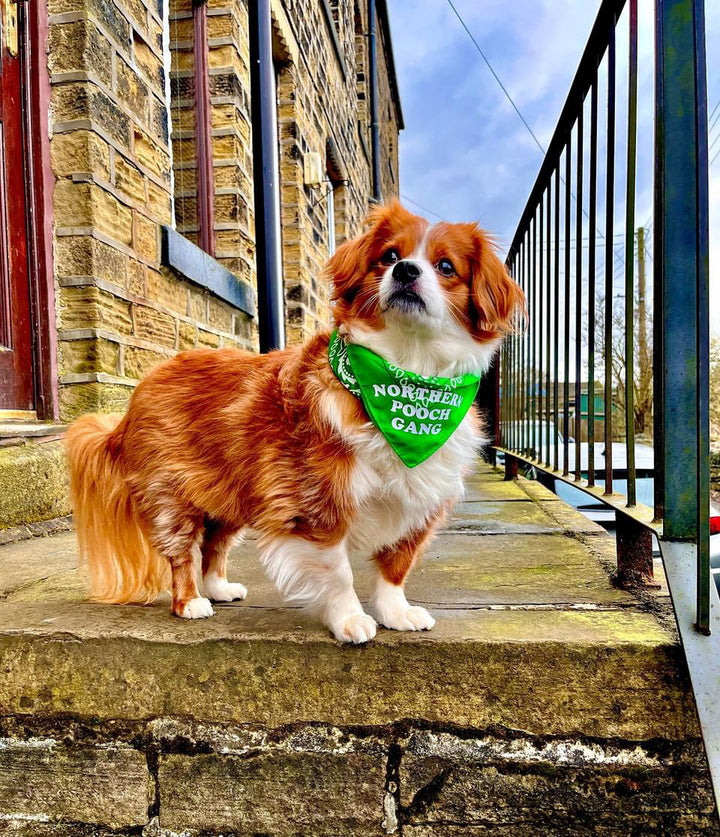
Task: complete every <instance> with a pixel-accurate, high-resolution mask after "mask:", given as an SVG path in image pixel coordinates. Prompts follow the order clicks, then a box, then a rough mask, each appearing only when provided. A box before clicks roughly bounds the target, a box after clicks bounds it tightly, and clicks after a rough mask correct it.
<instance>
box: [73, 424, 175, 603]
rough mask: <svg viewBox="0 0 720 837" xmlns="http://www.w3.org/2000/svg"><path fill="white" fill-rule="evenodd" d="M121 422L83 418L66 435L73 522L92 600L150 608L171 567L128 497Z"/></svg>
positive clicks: (163, 586)
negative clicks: (145, 528) (151, 541)
mask: <svg viewBox="0 0 720 837" xmlns="http://www.w3.org/2000/svg"><path fill="white" fill-rule="evenodd" d="M121 422H122V417H121V416H118V415H87V416H82V417H81V418H79V419H77V421H75V422H74V423H73V424H72V425H71V426H70V428H69V430H68V433H67V438H66V442H65V445H66V450H67V455H68V460H69V463H70V492H71V495H72V502H73V522H74V524H75V529H76V531H77V537H78V544H79V547H80V561H81V565H84V566H85V567H87V570H88V575H89V581H90V597H91V598H92V599H95V600H96V601H102V602H115V603H124V602H150V601H153V600H154V599H155V597H156V596H157V594H158V593H159V592H160V591H161V590H163V589H167V588H168V587H169V586H170V565H169V562H168V561H166V560H164V559H163V558H162V557H161V556H160V555H158V553H157V552H156V551H155V550H154V549H153V548H152V546H151V545H150V542H149V541H148V538H147V536H146V534H145V531H144V529H143V525H142V521H141V519H140V517H139V515H138V512H137V508H136V505H135V503H134V501H133V497H132V494H131V493H130V490H129V487H128V483H127V478H126V474H125V473H124V468H123V462H122V443H123V432H122V430H123V427H122V425H121Z"/></svg>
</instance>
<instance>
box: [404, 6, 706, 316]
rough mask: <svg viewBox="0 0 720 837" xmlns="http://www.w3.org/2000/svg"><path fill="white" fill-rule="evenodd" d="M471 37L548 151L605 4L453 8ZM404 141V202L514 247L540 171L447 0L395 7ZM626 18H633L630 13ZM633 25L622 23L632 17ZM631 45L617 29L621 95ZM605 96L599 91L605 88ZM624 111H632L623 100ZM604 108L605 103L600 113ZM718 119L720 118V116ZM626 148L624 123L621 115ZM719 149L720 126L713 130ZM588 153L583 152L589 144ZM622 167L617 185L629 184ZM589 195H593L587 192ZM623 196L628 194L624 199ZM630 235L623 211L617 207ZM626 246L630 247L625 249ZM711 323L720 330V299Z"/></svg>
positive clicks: (646, 123) (647, 67)
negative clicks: (472, 225)
mask: <svg viewBox="0 0 720 837" xmlns="http://www.w3.org/2000/svg"><path fill="white" fill-rule="evenodd" d="M453 2H454V3H455V5H456V7H457V9H458V11H459V12H460V14H461V15H462V17H463V18H464V20H465V22H466V24H467V26H468V28H469V29H470V31H471V32H472V34H473V35H474V37H475V38H476V40H477V41H478V43H479V44H480V46H481V47H482V49H483V50H484V51H485V53H486V55H487V57H488V59H489V60H490V62H491V63H492V64H493V66H494V68H495V71H496V72H497V74H498V75H499V77H500V78H501V80H502V82H503V84H504V85H505V87H506V88H507V89H508V91H509V92H510V94H511V96H512V98H513V99H514V101H515V103H516V104H517V106H518V108H519V109H520V111H521V112H522V114H523V116H524V117H525V119H526V120H527V121H528V123H529V124H530V126H531V127H532V129H533V131H534V132H535V134H536V135H537V137H538V139H539V140H540V142H541V144H542V145H543V146H546V145H547V143H548V141H549V139H550V137H551V136H552V132H553V129H554V127H555V123H556V121H557V118H558V115H559V113H560V110H561V108H562V105H563V103H564V101H565V97H566V94H567V91H568V88H569V86H570V82H571V81H572V78H573V75H574V73H575V69H576V67H577V63H578V60H579V58H580V55H581V54H582V51H583V48H584V46H585V43H586V41H587V37H588V34H589V32H590V29H591V27H592V23H593V20H594V19H595V15H596V13H597V10H598V7H599V0H453ZM653 5H654V3H653V2H652V0H639V21H640V29H639V31H640V36H639V65H640V70H639V76H640V86H639V122H640V133H639V139H638V211H637V223H638V225H639V224H643V223H645V222H646V221H648V220H649V218H650V207H651V202H650V177H651V171H652V121H651V119H652V51H653V29H652V26H653V17H652V15H653V11H652V10H653ZM389 6H390V16H391V24H392V33H393V44H394V50H395V60H396V64H397V71H398V76H399V84H400V94H401V98H402V104H403V111H404V116H405V125H406V128H405V131H404V132H403V133H402V134H401V138H400V191H401V194H402V195H403V196H404V197H405V198H406V199H411V200H413V201H415V202H417V203H419V204H421V205H422V206H423V207H425V208H426V210H429V211H428V212H423V211H422V210H419V209H418V208H417V206H413V205H412V204H410V203H409V201H408V206H409V208H411V209H414V210H416V211H418V212H419V213H420V214H425V215H426V216H427V217H428V218H429V219H430V220H434V216H433V215H431V214H430V213H436V214H437V215H440V216H442V217H444V218H447V219H448V220H458V221H459V220H477V221H479V222H480V223H481V225H482V226H483V227H485V228H486V229H488V230H489V231H491V232H493V233H495V234H496V236H497V240H498V244H499V246H500V248H501V249H503V250H504V249H505V248H506V246H507V245H508V244H509V243H510V240H511V239H512V235H513V233H514V230H515V226H516V223H517V220H518V217H519V215H520V213H521V211H522V209H523V207H524V205H525V202H526V200H527V197H528V194H529V192H530V189H531V187H532V185H533V183H534V181H535V177H536V175H537V172H538V168H539V166H540V162H541V160H542V153H541V152H540V150H539V149H538V147H537V145H536V144H535V141H534V140H533V138H532V137H531V136H530V134H529V133H528V131H527V129H526V128H525V126H524V125H523V123H522V122H521V121H520V119H519V118H518V116H517V114H516V113H515V111H514V110H513V109H512V106H511V105H510V103H509V102H508V101H507V99H506V98H505V96H504V94H503V92H502V90H501V89H500V87H499V86H498V84H497V82H496V81H495V79H494V78H493V77H492V75H491V73H490V71H489V70H488V68H487V66H486V65H485V63H484V62H483V60H482V58H481V57H480V55H479V54H478V52H477V51H476V49H475V47H474V46H473V44H472V42H471V41H470V39H469V37H468V35H467V33H466V32H465V31H464V30H463V28H462V26H461V24H460V22H459V21H458V19H457V18H456V17H455V15H454V13H453V10H452V9H451V7H450V5H449V4H448V2H447V0H390V2H389ZM706 6H707V10H706V17H707V19H706V27H707V35H708V44H709V46H708V62H709V66H708V91H709V96H708V98H709V101H710V108H711V109H712V108H713V107H714V105H715V104H716V102H717V101H719V100H720V49H718V48H717V47H715V48H713V44H715V45H718V46H720V3H716V2H714V0H710V2H707V3H706ZM626 14H627V12H626ZM625 16H626V15H625ZM626 44H627V39H626V36H625V27H624V20H623V21H621V25H620V27H619V30H618V61H619V65H618V86H619V87H618V89H619V91H621V90H622V85H623V83H625V84H626V76H625V74H624V66H623V64H624V63H625V61H626V51H627V46H626ZM601 89H602V87H601ZM618 102H619V108H620V109H621V110H622V109H623V108H625V107H626V100H625V98H624V96H623V95H622V93H619V95H618ZM602 105H603V102H602V99H601V102H600V110H601V112H602V110H603V108H602ZM718 113H720V108H719V109H718ZM618 116H619V122H618V143H619V144H622V142H623V141H624V139H623V131H624V120H625V117H624V115H623V114H622V113H620V112H619V114H618ZM716 133H717V136H718V141H717V145H716V146H715V148H714V149H713V150H712V151H711V155H710V156H711V158H712V156H713V155H714V153H715V151H718V150H720V121H719V122H718V123H717V125H716V126H715V127H714V129H713V130H712V131H711V138H710V141H711V143H712V142H713V141H714V139H715V136H716ZM586 145H587V142H586ZM623 179H624V173H623V171H622V167H620V169H619V171H618V183H622V182H623ZM586 191H587V190H586ZM620 191H621V192H622V189H621V190H620ZM710 194H711V241H712V242H715V241H717V242H719V244H718V245H715V244H714V243H713V244H711V287H714V288H717V287H718V285H720V281H718V278H719V277H720V272H719V270H718V268H720V235H718V233H719V232H720V156H719V157H718V158H717V159H716V161H715V163H714V164H713V166H712V167H711V188H710ZM616 215H617V216H618V225H617V226H616V231H619V230H620V229H621V228H622V217H623V209H622V204H621V203H619V204H618V205H617V208H616ZM620 243H622V242H620ZM711 318H712V321H713V325H714V329H715V330H716V331H720V293H717V292H715V293H714V294H713V299H712V304H711Z"/></svg>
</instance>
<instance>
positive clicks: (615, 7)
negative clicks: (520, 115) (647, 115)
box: [508, 0, 626, 259]
mask: <svg viewBox="0 0 720 837" xmlns="http://www.w3.org/2000/svg"><path fill="white" fill-rule="evenodd" d="M625 3H626V0H604V2H603V4H602V5H601V6H600V11H599V12H598V14H597V17H596V18H595V23H594V24H593V28H592V31H591V32H590V37H589V38H588V42H587V45H586V46H585V50H584V52H583V55H582V58H581V59H580V63H579V65H578V68H577V71H576V73H575V78H573V81H572V84H571V85H570V92H569V93H568V95H567V99H566V100H565V104H564V105H563V109H562V111H561V113H560V118H559V119H558V123H557V125H556V127H555V132H554V133H553V135H552V139H551V140H550V144H549V145H548V147H547V151H546V152H545V159H544V160H543V161H542V164H541V166H540V171H539V172H538V176H537V178H536V179H535V185H534V186H533V188H532V191H531V192H530V197H529V198H528V200H527V203H526V204H525V209H524V210H523V213H522V215H521V216H520V221H519V222H518V226H517V232H516V233H515V237H514V238H513V241H512V244H511V245H510V250H509V251H508V259H510V258H511V257H512V255H513V253H515V252H516V251H517V248H518V247H519V246H520V241H521V239H522V236H523V235H524V230H525V229H526V228H527V225H528V222H529V220H530V218H531V217H532V216H533V213H534V211H535V207H536V206H537V203H538V200H539V196H540V195H541V194H542V192H543V190H544V189H545V186H546V185H547V184H548V183H549V182H550V178H551V176H552V172H553V171H554V169H555V166H556V164H557V161H558V159H559V158H560V155H561V154H562V151H563V148H564V146H565V143H566V140H567V136H568V134H569V133H570V131H571V130H572V127H573V125H574V124H575V121H576V119H577V115H578V102H581V101H583V100H584V99H585V96H586V95H587V92H588V90H589V89H590V85H591V83H592V79H593V77H594V74H595V72H596V71H597V68H598V67H599V66H600V62H601V61H602V58H603V55H604V54H605V51H606V49H607V43H608V41H607V33H608V27H612V28H613V29H614V27H615V23H616V21H617V19H618V18H619V17H620V14H621V12H622V10H623V8H624V6H625Z"/></svg>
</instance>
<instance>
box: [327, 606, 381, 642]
mask: <svg viewBox="0 0 720 837" xmlns="http://www.w3.org/2000/svg"><path fill="white" fill-rule="evenodd" d="M330 630H331V631H332V633H333V636H334V637H335V639H337V640H339V641H340V642H351V643H352V644H353V645H362V643H363V642H369V641H370V640H371V639H372V638H373V637H374V636H375V634H376V633H377V624H376V622H375V620H374V619H373V618H372V616H368V614H367V613H362V612H361V613H353V614H352V616H348V617H347V618H345V619H339V620H338V622H337V623H336V624H333V625H331V626H330Z"/></svg>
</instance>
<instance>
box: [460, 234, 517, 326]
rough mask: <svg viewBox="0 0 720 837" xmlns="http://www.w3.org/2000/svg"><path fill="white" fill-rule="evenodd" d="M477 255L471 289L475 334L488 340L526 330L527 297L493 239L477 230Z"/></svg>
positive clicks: (475, 240)
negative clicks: (504, 261) (506, 265)
mask: <svg viewBox="0 0 720 837" xmlns="http://www.w3.org/2000/svg"><path fill="white" fill-rule="evenodd" d="M474 243H475V252H474V258H473V271H472V274H473V275H472V283H471V287H470V320H471V328H472V332H473V335H474V336H475V337H476V338H477V339H480V340H483V339H484V340H487V339H489V338H491V337H496V336H499V335H501V334H509V333H511V332H514V331H517V330H519V329H522V327H523V324H524V321H525V316H526V313H527V312H526V307H525V294H524V293H523V292H522V289H521V288H520V286H519V285H518V284H517V282H515V281H514V280H513V279H512V277H511V276H510V274H509V273H508V272H507V269H506V268H505V265H504V264H503V263H502V262H501V261H500V259H499V258H498V256H497V254H496V252H495V247H494V245H493V242H492V240H491V239H490V237H489V236H488V235H487V234H486V233H484V232H483V231H482V230H480V229H478V228H477V227H476V228H475V231H474Z"/></svg>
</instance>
